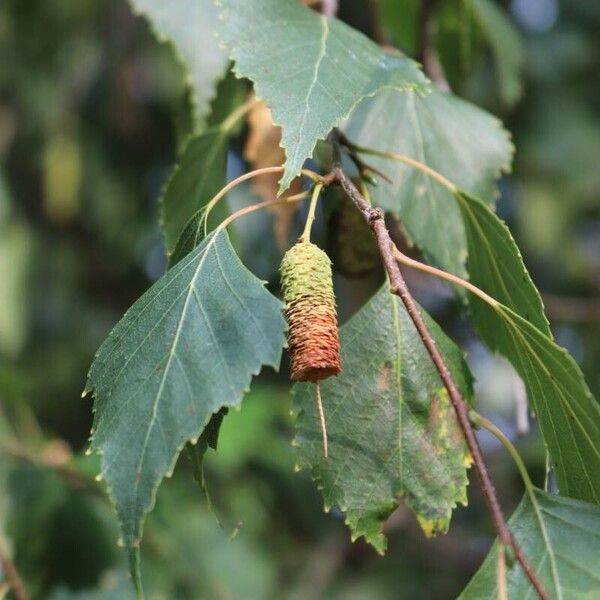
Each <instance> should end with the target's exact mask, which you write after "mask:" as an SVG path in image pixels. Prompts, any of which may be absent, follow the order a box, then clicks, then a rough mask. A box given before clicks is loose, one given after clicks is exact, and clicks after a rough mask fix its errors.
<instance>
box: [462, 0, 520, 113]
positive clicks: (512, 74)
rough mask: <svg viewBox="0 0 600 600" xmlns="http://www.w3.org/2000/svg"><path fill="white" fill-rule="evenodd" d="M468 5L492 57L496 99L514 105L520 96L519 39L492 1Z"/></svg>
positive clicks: (503, 14)
mask: <svg viewBox="0 0 600 600" xmlns="http://www.w3.org/2000/svg"><path fill="white" fill-rule="evenodd" d="M468 5H469V7H470V8H471V11H472V13H473V15H474V17H475V19H476V20H477V22H478V24H479V26H480V27H481V30H482V32H483V34H484V36H485V37H486V39H487V42H488V44H489V45H490V48H491V51H492V54H493V56H494V62H495V63H496V76H497V78H498V85H499V88H500V96H501V98H502V100H503V102H504V103H506V104H508V105H511V104H514V103H515V102H517V100H519V98H521V96H522V95H523V82H522V73H523V67H524V65H525V48H524V46H523V40H522V39H521V36H520V35H519V32H518V31H517V29H516V28H515V26H514V25H513V24H512V23H511V21H510V19H509V18H508V17H507V15H506V13H505V12H504V11H503V10H502V9H501V8H500V7H499V6H498V5H497V4H496V2H494V0H469V2H468Z"/></svg>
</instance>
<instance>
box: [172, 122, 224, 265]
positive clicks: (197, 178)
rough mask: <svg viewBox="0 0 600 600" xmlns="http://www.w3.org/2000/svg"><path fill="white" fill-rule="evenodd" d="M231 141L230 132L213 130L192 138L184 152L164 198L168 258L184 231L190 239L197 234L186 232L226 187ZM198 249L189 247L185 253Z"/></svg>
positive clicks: (219, 128)
mask: <svg viewBox="0 0 600 600" xmlns="http://www.w3.org/2000/svg"><path fill="white" fill-rule="evenodd" d="M228 140H229V131H228V129H227V128H225V127H222V126H221V127H212V128H210V129H207V130H206V131H204V132H202V133H200V134H197V135H195V136H193V137H192V138H190V140H189V141H188V143H187V145H186V147H185V149H184V150H183V154H182V156H181V159H180V161H179V164H178V165H177V166H176V167H175V169H174V171H173V173H172V174H171V177H170V178H169V180H168V181H167V184H166V186H165V189H164V192H163V195H162V198H161V227H162V230H163V234H164V236H165V245H166V249H167V254H169V255H170V254H173V252H174V251H175V249H176V247H177V242H178V240H179V238H180V237H181V236H182V234H183V232H184V231H185V232H186V234H185V235H186V239H187V238H188V237H189V236H190V235H192V234H194V233H195V231H196V228H193V229H190V230H187V231H186V227H187V226H188V223H189V221H190V219H191V218H192V216H193V215H194V214H195V213H196V212H198V211H199V210H200V209H201V208H202V207H203V206H204V204H205V203H206V202H208V201H209V200H210V199H211V198H212V197H213V196H214V195H215V194H217V192H218V191H219V190H220V189H221V188H222V187H223V186H224V185H225V175H226V167H227V146H228ZM197 241H199V240H197ZM196 245H197V242H196V243H194V244H193V246H191V247H190V246H189V245H187V244H186V247H185V250H187V251H189V250H191V249H192V248H193V247H195V246H196ZM185 250H180V251H179V252H178V255H179V256H178V259H177V260H179V259H180V258H182V257H183V256H185V254H184V252H185ZM185 253H187V252H185ZM177 260H175V261H172V263H173V264H174V263H175V262H177Z"/></svg>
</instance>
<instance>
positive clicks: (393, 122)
mask: <svg viewBox="0 0 600 600" xmlns="http://www.w3.org/2000/svg"><path fill="white" fill-rule="evenodd" d="M345 131H346V133H347V135H348V137H349V138H350V139H351V140H352V141H353V142H354V143H356V144H358V145H360V146H367V147H371V148H376V149H378V150H385V151H391V152H398V153H401V154H405V155H407V156H410V157H412V158H414V159H416V160H418V161H420V162H423V163H425V164H426V165H428V166H429V167H431V168H432V169H434V170H436V171H438V172H440V173H441V174H442V175H445V176H446V177H447V178H448V179H450V180H451V181H452V182H454V183H455V184H456V185H458V186H460V187H461V188H463V189H465V190H468V191H469V192H471V193H473V194H476V195H478V196H480V197H481V198H483V199H484V200H485V201H486V202H487V203H490V204H491V203H493V201H494V200H495V198H496V196H497V195H498V188H497V184H496V179H497V178H498V177H499V176H500V174H501V172H502V171H507V170H508V169H509V168H510V162H511V158H512V153H513V146H512V144H511V142H510V138H509V135H508V133H507V132H506V131H505V130H504V129H503V128H502V124H501V123H500V121H498V119H496V118H495V117H492V116H491V115H489V114H488V113H486V112H484V111H482V110H481V109H479V108H477V107H476V106H474V105H472V104H469V103H468V102H465V101H464V100H461V99H460V98H457V97H456V96H452V95H451V94H447V93H443V92H440V91H437V90H434V91H432V92H431V94H429V95H428V96H426V97H420V96H418V95H416V94H402V93H399V92H397V91H394V90H383V91H381V92H379V93H378V94H377V95H376V96H375V97H374V98H370V99H367V100H365V101H364V102H362V103H361V104H360V105H359V106H358V108H357V109H356V110H355V111H354V113H353V114H352V116H351V117H350V119H349V120H348V122H347V124H346V126H345ZM369 162H370V163H372V164H373V165H374V166H376V167H379V168H380V169H381V170H382V171H383V172H384V173H386V174H387V175H388V176H389V177H391V179H392V180H393V183H388V182H386V181H384V180H381V179H380V180H379V182H378V185H377V187H376V188H374V189H373V199H374V201H375V202H376V203H377V204H378V205H379V206H381V207H383V208H384V209H385V210H387V211H389V212H391V213H392V214H394V215H396V216H397V217H399V218H400V219H401V221H402V224H403V226H404V228H405V229H406V231H407V232H408V234H409V236H410V238H411V239H412V240H413V241H414V242H415V243H416V244H417V245H418V246H420V247H421V248H422V249H423V251H424V253H425V255H426V256H427V257H428V258H429V259H430V260H431V261H432V262H434V263H435V264H437V265H439V266H441V267H442V268H443V269H445V270H447V271H451V272H452V273H455V274H458V275H463V276H464V275H466V271H465V266H464V265H465V260H466V258H467V245H466V241H465V233H464V227H463V223H462V219H461V215H460V211H459V209H458V207H457V206H456V205H455V202H454V201H453V198H452V194H451V193H450V192H449V191H448V190H446V189H445V188H443V187H441V186H440V185H438V184H437V183H435V182H434V181H432V180H431V179H430V178H429V177H428V176H427V175H425V174H424V173H422V172H421V171H418V170H415V169H414V168H412V167H408V166H406V165H404V164H401V163H396V162H394V161H391V160H389V159H384V158H376V157H369Z"/></svg>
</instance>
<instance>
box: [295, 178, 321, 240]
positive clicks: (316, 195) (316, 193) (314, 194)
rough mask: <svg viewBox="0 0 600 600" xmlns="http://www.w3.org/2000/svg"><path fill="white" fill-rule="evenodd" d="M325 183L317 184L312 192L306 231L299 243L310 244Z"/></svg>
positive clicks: (305, 226)
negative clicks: (318, 203)
mask: <svg viewBox="0 0 600 600" xmlns="http://www.w3.org/2000/svg"><path fill="white" fill-rule="evenodd" d="M323 185H324V184H323V183H322V182H320V183H317V184H316V185H315V187H314V188H313V191H312V196H311V199H310V205H309V207H308V216H307V217H306V224H305V225H304V231H303V232H302V235H301V236H300V239H299V240H298V241H300V242H310V232H311V229H312V225H313V223H314V221H315V212H316V210H317V202H318V200H319V195H320V194H321V190H322V189H323Z"/></svg>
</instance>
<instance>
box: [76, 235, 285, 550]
mask: <svg viewBox="0 0 600 600" xmlns="http://www.w3.org/2000/svg"><path fill="white" fill-rule="evenodd" d="M284 328H285V324H284V321H283V317H282V314H281V303H280V302H279V301H278V300H276V299H275V298H274V297H273V296H272V295H271V294H270V293H269V292H267V291H266V289H265V288H264V286H263V284H262V282H261V281H260V280H258V279H257V278H256V277H255V276H254V275H252V274H251V273H250V272H249V271H248V270H247V269H246V268H245V267H244V266H243V265H242V263H241V262H240V260H239V259H238V257H237V255H236V254H235V252H234V250H233V248H232V246H231V244H230V242H229V238H228V235H227V233H226V232H225V231H223V230H217V231H215V232H213V233H211V234H210V235H209V236H208V237H207V238H206V239H205V240H204V241H203V242H202V243H201V244H200V245H199V246H198V247H197V248H196V249H195V250H194V251H193V252H191V253H190V254H189V255H188V256H187V257H186V258H184V259H183V260H181V261H180V262H179V263H178V264H177V265H176V266H175V267H173V268H172V269H171V270H170V271H168V273H167V274H166V275H164V276H163V277H162V278H161V279H160V280H159V281H158V282H156V283H155V284H154V285H153V286H152V287H151V288H150V290H148V292H146V294H144V296H142V298H140V299H139V300H138V301H137V302H136V303H135V304H134V305H133V306H132V308H131V309H130V310H129V311H128V312H127V313H126V314H125V316H124V317H123V319H122V320H121V321H120V322H119V323H118V324H117V326H116V327H115V328H114V329H113V331H112V333H111V334H110V336H109V337H108V339H107V340H106V341H105V342H104V344H103V345H102V346H101V348H100V350H99V351H98V354H97V355H96V358H95V360H94V363H93V364H92V367H91V369H90V373H89V376H88V384H87V389H86V391H88V392H90V391H93V393H94V397H95V402H94V410H95V419H94V428H93V436H92V439H91V445H92V449H93V450H95V451H96V452H98V453H100V454H101V455H102V472H101V474H102V477H103V478H104V479H105V480H106V482H107V484H108V487H109V491H110V494H111V497H112V499H113V501H114V502H115V505H116V508H117V513H118V515H119V519H120V521H121V526H122V530H123V539H124V542H125V545H126V546H127V547H128V548H129V549H130V553H131V554H133V555H135V553H136V552H137V546H138V544H139V540H140V535H141V528H142V521H143V518H144V515H145V514H146V513H147V512H148V511H149V510H150V509H151V508H152V506H153V503H154V495H155V493H156V489H157V487H158V485H159V483H160V481H161V479H162V478H163V477H165V475H169V474H170V473H171V472H172V470H173V467H174V465H175V461H176V460H177V456H178V454H179V452H180V451H181V448H182V447H183V445H184V444H185V443H186V442H187V441H189V440H196V439H197V438H198V437H199V436H200V434H201V433H202V431H203V429H204V427H205V426H206V424H207V423H208V421H209V419H210V418H211V415H212V414H213V413H215V412H217V411H218V410H220V409H221V408H222V407H225V406H235V405H238V404H239V403H240V402H241V400H242V397H243V395H244V392H245V391H246V390H247V389H248V386H249V384H250V381H251V379H252V376H253V375H256V374H257V373H258V372H259V371H260V370H261V367H262V366H263V365H270V366H272V367H274V368H277V367H278V365H279V360H280V356H281V349H282V347H283V344H284Z"/></svg>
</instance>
